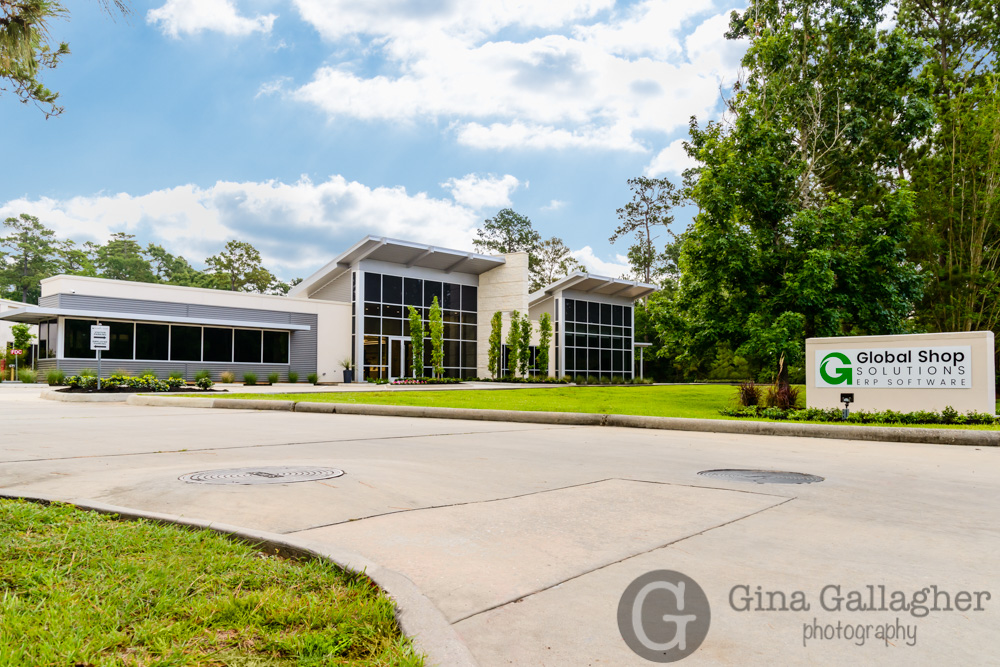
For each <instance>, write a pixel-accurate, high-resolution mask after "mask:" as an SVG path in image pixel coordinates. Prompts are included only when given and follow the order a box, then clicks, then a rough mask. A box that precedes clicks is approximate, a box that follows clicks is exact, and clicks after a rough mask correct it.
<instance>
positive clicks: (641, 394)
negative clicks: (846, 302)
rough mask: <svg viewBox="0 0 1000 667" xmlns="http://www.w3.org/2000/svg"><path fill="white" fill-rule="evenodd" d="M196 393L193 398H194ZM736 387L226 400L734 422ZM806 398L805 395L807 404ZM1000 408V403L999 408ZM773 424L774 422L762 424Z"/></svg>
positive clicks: (382, 393)
mask: <svg viewBox="0 0 1000 667" xmlns="http://www.w3.org/2000/svg"><path fill="white" fill-rule="evenodd" d="M192 395H194V394H192ZM735 397H736V388H735V387H732V386H728V385H675V386H662V387H652V386H636V387H615V386H595V387H558V388H547V389H509V390H503V389H491V390H475V389H472V390H470V389H464V390H463V389H456V390H447V391H407V390H387V391H361V392H329V393H326V392H324V393H310V394H306V393H302V394H230V395H229V396H227V398H252V399H273V400H286V401H288V400H290V401H311V402H325V403H366V404H371V403H375V404H382V405H419V406H431V407H446V408H475V409H483V410H527V411H541V412H589V413H597V414H619V415H643V416H653V417H688V418H696V419H733V418H730V417H723V416H722V415H720V414H719V412H718V411H719V410H720V409H721V408H724V407H727V406H730V405H733V404H734V402H735ZM804 400H805V392H803V397H802V402H803V403H804ZM998 407H1000V404H998ZM759 421H769V420H759ZM800 423H805V422H800ZM918 428H967V429H996V428H997V427H996V426H944V425H923V426H920V427H918Z"/></svg>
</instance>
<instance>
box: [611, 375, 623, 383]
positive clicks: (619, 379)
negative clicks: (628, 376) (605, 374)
mask: <svg viewBox="0 0 1000 667" xmlns="http://www.w3.org/2000/svg"><path fill="white" fill-rule="evenodd" d="M624 381H625V378H623V377H622V376H621V375H612V376H611V384H621V383H623V382H624Z"/></svg>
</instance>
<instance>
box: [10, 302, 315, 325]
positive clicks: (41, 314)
mask: <svg viewBox="0 0 1000 667" xmlns="http://www.w3.org/2000/svg"><path fill="white" fill-rule="evenodd" d="M53 317H79V318H82V319H87V320H135V321H138V322H164V323H170V324H198V325H206V326H218V327H237V328H248V329H271V330H274V331H309V329H311V328H312V327H310V326H309V325H308V324H292V323H290V322H259V321H256V320H217V319H208V318H201V317H179V316H174V315H148V314H146V313H124V312H118V311H114V312H112V313H110V314H104V311H93V310H76V309H71V308H44V307H42V306H25V307H24V308H16V309H12V310H6V311H4V312H3V313H0V320H9V321H12V322H24V323H26V324H38V323H39V322H41V321H43V320H47V319H51V318H53Z"/></svg>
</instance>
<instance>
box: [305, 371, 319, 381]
mask: <svg viewBox="0 0 1000 667" xmlns="http://www.w3.org/2000/svg"><path fill="white" fill-rule="evenodd" d="M306 379H307V380H309V383H310V384H318V383H319V374H318V373H310V374H309V375H307V376H306Z"/></svg>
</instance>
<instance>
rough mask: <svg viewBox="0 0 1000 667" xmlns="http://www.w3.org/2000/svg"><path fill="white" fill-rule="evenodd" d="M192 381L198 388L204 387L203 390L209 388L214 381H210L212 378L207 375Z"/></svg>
mask: <svg viewBox="0 0 1000 667" xmlns="http://www.w3.org/2000/svg"><path fill="white" fill-rule="evenodd" d="M194 383H195V384H196V385H198V388H199V389H205V390H208V389H211V388H212V385H214V384H215V383H214V382H212V378H210V377H208V376H207V375H205V376H202V377H200V378H198V379H197V380H195V381H194Z"/></svg>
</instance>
